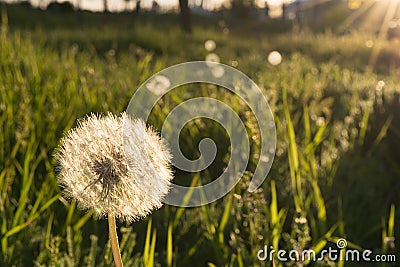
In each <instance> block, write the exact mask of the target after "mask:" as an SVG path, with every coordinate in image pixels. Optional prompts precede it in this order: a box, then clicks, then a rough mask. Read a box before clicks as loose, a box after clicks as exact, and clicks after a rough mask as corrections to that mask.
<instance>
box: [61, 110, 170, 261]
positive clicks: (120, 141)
mask: <svg viewBox="0 0 400 267" xmlns="http://www.w3.org/2000/svg"><path fill="white" fill-rule="evenodd" d="M56 158H57V160H58V163H59V174H58V182H59V184H60V186H61V187H62V188H63V193H64V195H65V196H66V197H67V198H69V199H75V200H76V201H77V203H78V207H80V208H81V209H84V210H93V211H95V212H96V213H97V215H98V216H99V217H100V218H103V217H106V216H108V222H109V229H110V240H111V245H112V250H113V254H114V260H115V263H116V266H122V261H121V256H120V252H119V247H118V237H117V234H116V223H115V219H116V218H117V219H119V220H121V221H126V222H132V221H135V220H137V219H140V218H142V217H144V216H146V215H148V214H149V213H150V212H151V211H152V210H153V209H157V208H159V207H161V205H162V202H161V201H162V198H163V197H164V196H165V195H166V194H167V193H168V190H169V186H170V181H171V180H172V173H171V170H170V167H169V166H170V165H169V163H170V158H171V156H170V154H169V152H168V150H167V149H166V146H165V145H164V144H163V142H162V140H161V139H160V137H159V136H158V135H157V134H156V133H155V132H154V131H153V130H152V129H151V128H147V127H146V125H145V123H144V122H143V121H141V120H132V119H131V118H130V117H129V116H128V115H126V114H125V113H123V114H122V115H121V116H120V117H117V116H114V115H112V114H110V113H109V114H108V115H107V116H97V115H94V114H92V115H90V116H88V117H86V118H85V119H83V120H80V121H79V123H78V126H77V127H76V128H75V129H72V130H70V131H69V132H68V133H67V134H66V135H65V136H64V137H63V138H62V140H61V146H60V148H59V150H58V152H57V154H56Z"/></svg>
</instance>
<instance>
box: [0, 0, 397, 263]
mask: <svg viewBox="0 0 400 267" xmlns="http://www.w3.org/2000/svg"><path fill="white" fill-rule="evenodd" d="M327 14H330V16H325V21H324V23H325V24H324V23H320V24H318V25H319V26H318V27H313V25H312V24H309V23H306V22H304V25H301V27H300V25H296V24H295V23H294V22H291V21H281V20H278V19H277V20H271V21H257V20H254V19H251V18H241V19H240V22H239V21H238V20H239V19H235V18H232V17H230V16H228V15H226V14H218V15H213V16H211V17H209V18H207V19H204V18H202V17H196V16H195V17H193V33H192V34H190V35H189V34H185V33H183V32H182V31H181V30H180V29H179V27H178V17H177V15H174V14H164V15H155V14H150V13H149V14H140V15H133V14H129V13H127V14H93V13H89V12H79V13H78V12H75V13H50V12H44V11H41V10H30V9H29V8H26V7H19V6H1V24H0V25H1V32H0V128H1V131H0V212H1V216H0V227H1V230H0V239H1V252H0V265H1V266H113V259H112V254H111V248H110V245H109V242H108V230H107V223H106V221H105V220H97V219H96V216H95V215H94V214H93V213H92V212H87V213H85V212H82V211H80V210H79V209H78V208H77V205H76V203H75V202H69V201H67V200H66V199H65V198H64V197H63V196H62V194H61V191H60V188H59V186H58V185H57V179H56V171H55V166H56V161H55V159H54V157H53V155H54V153H55V150H56V148H57V147H58V145H59V140H60V138H61V137H62V136H63V134H64V133H65V132H66V131H67V130H69V129H71V128H72V127H74V126H75V125H76V121H77V119H79V118H81V117H82V116H84V115H85V114H89V113H91V112H95V113H106V112H108V111H110V112H113V113H116V114H118V113H120V112H122V111H124V110H125V109H126V106H127V105H128V103H129V100H130V99H131V97H132V95H133V93H134V91H135V90H136V89H137V88H138V87H139V85H140V84H141V83H142V82H144V81H145V80H146V79H148V78H149V77H150V76H151V75H153V74H154V73H156V72H157V71H160V70H162V69H163V68H165V67H168V66H171V65H173V64H177V63H181V62H186V61H191V60H204V59H205V57H206V55H207V54H208V51H207V50H206V49H205V48H204V43H205V42H206V41H207V40H214V41H215V43H216V49H215V50H214V51H213V52H214V53H216V54H217V55H218V56H219V58H220V61H221V63H224V64H227V65H232V66H235V67H236V68H237V69H239V70H240V71H242V72H243V73H245V74H246V75H248V76H249V77H250V78H251V79H253V80H254V81H255V82H256V83H257V84H258V86H259V87H260V88H261V89H262V91H263V93H264V95H265V96H266V98H267V99H268V101H269V105H270V107H271V110H272V112H273V114H274V118H275V123H276V128H277V149H276V155H275V159H274V163H273V165H272V169H271V171H270V173H269V174H268V177H267V179H266V181H265V182H264V183H263V185H262V187H261V188H259V189H258V190H256V191H255V192H253V193H250V192H248V191H247V188H248V184H249V181H250V178H251V174H252V171H254V168H255V166H256V165H257V163H258V158H257V157H256V156H254V155H257V153H258V152H259V149H260V147H259V146H260V140H259V129H258V125H257V123H256V122H255V120H254V118H253V116H252V114H251V112H249V109H248V107H246V106H245V105H243V103H241V102H240V100H238V99H237V98H236V97H235V96H234V95H232V94H230V93H228V92H226V90H224V88H218V87H216V86H212V85H201V90H196V87H193V86H185V87H183V88H177V89H175V90H174V91H173V92H172V93H170V94H168V95H166V96H165V97H164V98H163V99H162V101H160V104H159V105H157V106H156V107H155V108H154V111H153V113H152V116H151V118H150V121H149V123H150V124H152V125H154V126H155V128H159V127H161V125H162V122H163V120H164V119H165V117H166V115H167V114H168V113H169V111H170V110H171V109H172V108H173V107H175V106H176V105H178V104H179V103H181V102H183V101H185V100H187V99H190V98H192V97H195V96H212V97H214V98H217V99H220V100H221V101H224V102H225V103H227V104H228V105H229V106H231V107H232V108H233V109H234V110H235V111H237V113H238V114H239V116H240V118H241V119H242V120H243V121H244V122H245V125H246V128H247V131H248V133H249V134H250V136H252V137H253V138H251V140H250V142H251V153H252V155H253V156H251V157H250V162H249V164H248V167H247V172H246V173H245V175H244V177H243V178H242V179H241V181H240V182H239V183H238V185H237V186H236V187H235V188H234V190H232V192H230V193H229V194H228V195H226V196H225V197H224V198H222V199H220V200H218V201H216V202H213V203H211V204H209V205H206V206H202V207H197V208H179V207H178V208H177V207H173V206H168V205H164V206H163V207H162V208H161V209H159V210H157V211H155V212H153V214H152V215H151V216H148V217H147V218H145V219H144V220H142V221H138V222H134V223H132V224H131V225H128V224H118V234H119V238H120V245H121V250H122V259H123V261H124V263H125V266H146V267H147V266H209V267H212V266H272V263H271V262H261V261H259V260H258V259H257V252H258V251H259V250H260V249H262V248H263V247H264V245H266V246H267V247H272V248H274V249H287V250H289V249H295V250H298V251H302V250H304V249H308V248H313V249H315V250H316V251H317V252H318V251H321V250H322V249H323V248H324V247H329V246H331V247H333V246H335V243H336V241H337V240H338V239H339V238H345V239H346V240H347V242H348V247H347V248H349V249H360V250H362V249H371V250H373V252H374V253H375V254H379V253H382V254H389V253H390V254H395V255H396V256H397V258H399V257H400V254H399V253H398V246H397V245H395V242H394V241H393V238H394V237H395V234H397V233H398V231H399V228H398V227H399V223H398V221H399V219H400V216H399V213H398V212H396V207H398V206H399V205H400V195H399V192H400V180H399V177H400V165H399V160H400V154H399V151H400V121H399V117H398V116H399V114H400V80H399V77H400V61H399V60H400V54H399V52H398V51H399V47H400V41H399V39H396V37H395V36H394V37H393V36H391V38H377V33H376V32H375V31H374V30H370V29H368V30H364V31H361V30H357V29H358V28H357V27H358V26H359V25H358V24H357V23H360V24H361V20H362V19H359V20H358V21H357V23H355V24H353V25H352V27H350V28H348V29H347V30H346V31H339V30H338V29H340V26H343V25H342V24H341V22H342V21H345V20H346V18H347V17H348V16H349V15H350V14H351V11H350V10H348V9H347V5H346V4H344V2H343V3H342V2H340V3H338V4H337V5H336V6H335V8H330V9H329V13H328V12H327ZM366 17H367V18H366V19H365V20H368V16H366ZM382 20H383V18H382ZM371 23H376V21H373V22H371ZM381 23H382V21H381V22H380V24H381ZM380 24H379V23H378V25H380ZM321 25H325V26H324V27H323V28H321V27H322V26H321ZM330 25H331V26H330ZM374 25H375V24H374ZM388 37H389V36H388ZM274 50H276V51H279V52H280V53H281V55H282V62H281V64H279V65H276V66H274V65H271V64H270V63H269V62H268V61H267V56H268V54H269V53H270V52H271V51H274ZM374 51H375V52H374ZM376 51H377V52H376ZM374 53H377V58H376V61H375V62H373V64H371V55H373V54H374ZM204 137H210V138H212V139H213V140H214V141H215V142H216V143H217V144H218V148H219V150H218V154H217V158H216V160H215V162H213V164H212V165H211V166H210V168H209V169H207V170H204V171H201V172H199V173H185V172H182V171H179V170H176V173H175V174H176V178H175V180H176V183H184V182H185V181H189V183H191V184H192V185H197V184H201V183H202V184H204V183H206V182H208V181H210V180H212V179H214V178H216V177H217V176H218V175H219V174H220V173H221V172H222V171H223V169H224V167H225V166H226V163H227V158H228V157H229V153H228V151H229V139H228V138H227V132H226V131H225V130H224V129H223V128H222V127H220V126H219V125H218V124H216V123H215V122H213V121H211V120H200V121H197V120H196V121H194V122H193V123H191V124H188V126H187V127H185V128H184V130H183V131H182V133H181V135H180V143H181V144H182V148H183V153H184V154H185V155H187V157H188V158H197V157H198V156H199V151H198V148H197V146H198V144H199V142H200V140H201V139H203V138H204ZM275 264H276V265H277V266H306V265H310V266H365V263H362V262H361V263H357V262H344V261H336V262H333V261H330V260H329V259H325V260H324V261H321V262H317V263H313V262H287V263H279V262H275ZM395 265H396V263H394V264H393V263H387V264H386V265H385V264H384V263H382V264H378V263H374V265H371V266H395Z"/></svg>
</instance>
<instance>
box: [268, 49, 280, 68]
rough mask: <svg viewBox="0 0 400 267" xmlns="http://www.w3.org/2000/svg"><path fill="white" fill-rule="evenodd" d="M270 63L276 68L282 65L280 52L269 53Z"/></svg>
mask: <svg viewBox="0 0 400 267" xmlns="http://www.w3.org/2000/svg"><path fill="white" fill-rule="evenodd" d="M268 62H269V63H270V64H271V65H274V66H276V65H279V64H281V62H282V55H281V53H279V52H278V51H272V52H271V53H269V55H268Z"/></svg>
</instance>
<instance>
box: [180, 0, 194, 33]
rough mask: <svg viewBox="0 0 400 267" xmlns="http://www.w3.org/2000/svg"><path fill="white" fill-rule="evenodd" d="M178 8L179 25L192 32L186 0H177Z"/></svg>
mask: <svg viewBox="0 0 400 267" xmlns="http://www.w3.org/2000/svg"><path fill="white" fill-rule="evenodd" d="M179 8H180V9H181V14H180V20H181V27H182V30H184V31H185V32H187V33H191V32H192V25H191V22H190V9H189V1H188V0H179Z"/></svg>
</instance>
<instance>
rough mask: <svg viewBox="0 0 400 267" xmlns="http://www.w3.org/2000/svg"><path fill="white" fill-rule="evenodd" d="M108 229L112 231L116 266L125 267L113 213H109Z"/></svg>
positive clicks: (112, 245) (111, 238)
mask: <svg viewBox="0 0 400 267" xmlns="http://www.w3.org/2000/svg"><path fill="white" fill-rule="evenodd" d="M108 230H109V232H110V233H109V234H110V242H111V249H112V253H113V256H114V262H115V266H116V267H123V266H124V265H123V264H122V259H121V251H120V250H119V244H118V235H117V224H116V223H115V217H114V216H112V215H108Z"/></svg>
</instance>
